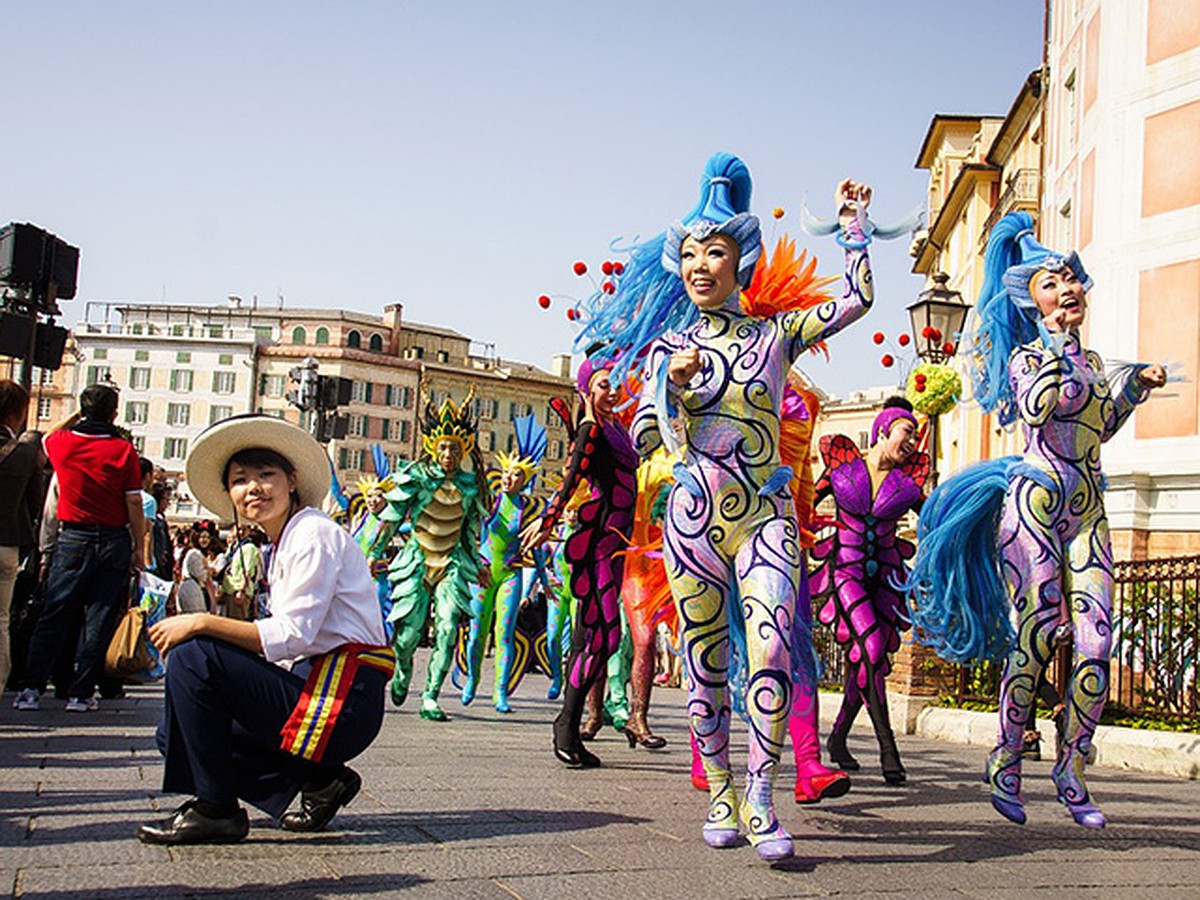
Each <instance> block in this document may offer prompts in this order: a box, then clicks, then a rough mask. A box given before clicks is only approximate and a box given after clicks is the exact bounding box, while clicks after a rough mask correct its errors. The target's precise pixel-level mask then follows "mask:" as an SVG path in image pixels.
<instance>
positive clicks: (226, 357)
mask: <svg viewBox="0 0 1200 900" xmlns="http://www.w3.org/2000/svg"><path fill="white" fill-rule="evenodd" d="M217 365H219V366H232V365H233V354H232V353H222V354H221V355H220V356H218V357H217Z"/></svg>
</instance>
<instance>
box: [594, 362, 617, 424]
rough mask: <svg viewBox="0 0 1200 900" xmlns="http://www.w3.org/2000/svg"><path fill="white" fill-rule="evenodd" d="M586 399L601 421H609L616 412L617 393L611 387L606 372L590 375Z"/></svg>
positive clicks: (600, 371) (602, 370)
mask: <svg viewBox="0 0 1200 900" xmlns="http://www.w3.org/2000/svg"><path fill="white" fill-rule="evenodd" d="M588 397H589V398H590V399H591V401H592V409H594V410H595V411H596V415H598V416H599V417H600V418H602V419H611V418H612V417H613V415H614V414H615V412H616V408H617V399H618V398H619V397H620V394H619V392H618V391H617V389H616V388H615V387H613V386H612V382H611V381H610V380H609V377H608V370H607V369H601V370H599V371H598V372H595V373H593V374H592V379H591V381H589V382H588Z"/></svg>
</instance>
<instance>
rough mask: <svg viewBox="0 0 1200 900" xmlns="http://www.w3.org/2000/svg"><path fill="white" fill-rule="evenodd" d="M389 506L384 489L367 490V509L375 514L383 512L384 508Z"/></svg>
mask: <svg viewBox="0 0 1200 900" xmlns="http://www.w3.org/2000/svg"><path fill="white" fill-rule="evenodd" d="M385 506H387V499H386V498H385V497H384V496H383V491H368V492H367V511H368V512H370V513H373V514H374V515H379V514H380V513H381V512H383V508H384V507H385Z"/></svg>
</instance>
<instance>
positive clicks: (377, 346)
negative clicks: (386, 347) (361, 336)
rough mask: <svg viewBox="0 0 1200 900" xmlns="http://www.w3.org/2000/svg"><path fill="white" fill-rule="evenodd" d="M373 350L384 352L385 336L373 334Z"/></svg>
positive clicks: (374, 351) (373, 351)
mask: <svg viewBox="0 0 1200 900" xmlns="http://www.w3.org/2000/svg"><path fill="white" fill-rule="evenodd" d="M371 352H372V353H382V352H383V338H382V337H380V336H379V335H377V334H373V335H371Z"/></svg>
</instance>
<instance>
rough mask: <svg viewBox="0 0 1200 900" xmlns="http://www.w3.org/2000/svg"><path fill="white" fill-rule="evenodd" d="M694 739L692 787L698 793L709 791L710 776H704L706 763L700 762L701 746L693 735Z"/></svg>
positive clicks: (691, 735)
mask: <svg viewBox="0 0 1200 900" xmlns="http://www.w3.org/2000/svg"><path fill="white" fill-rule="evenodd" d="M688 734H689V736H690V737H691V739H692V787H694V788H695V789H696V790H698V791H707V790H708V776H707V775H705V774H704V763H703V762H701V761H700V745H699V744H697V743H696V736H695V735H694V734H691V731H690V729H689V732H688Z"/></svg>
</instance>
